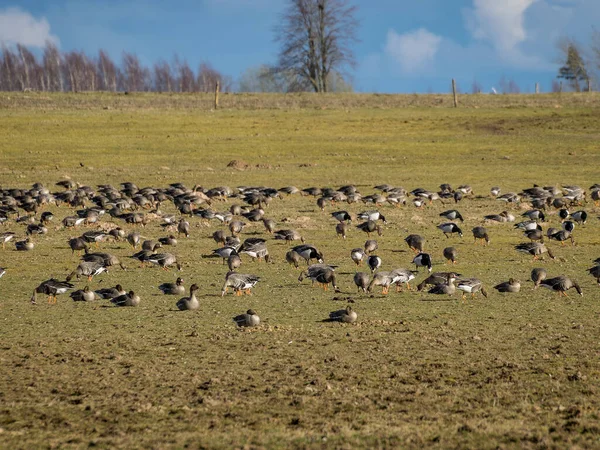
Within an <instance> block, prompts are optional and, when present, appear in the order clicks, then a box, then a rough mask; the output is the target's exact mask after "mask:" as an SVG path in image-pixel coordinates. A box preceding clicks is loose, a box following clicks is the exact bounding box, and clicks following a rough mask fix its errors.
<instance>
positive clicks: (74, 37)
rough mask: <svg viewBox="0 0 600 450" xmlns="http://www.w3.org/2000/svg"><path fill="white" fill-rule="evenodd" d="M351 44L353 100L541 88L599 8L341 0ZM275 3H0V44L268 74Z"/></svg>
mask: <svg viewBox="0 0 600 450" xmlns="http://www.w3.org/2000/svg"><path fill="white" fill-rule="evenodd" d="M349 1H350V3H351V4H353V5H356V6H357V8H358V9H357V14H356V18H357V19H358V21H359V23H360V26H359V29H358V33H357V35H358V38H359V42H357V43H356V44H355V47H354V50H355V57H356V62H357V64H356V67H355V69H354V70H352V71H350V72H349V74H350V75H351V79H352V83H353V85H354V88H355V90H356V91H359V92H380V93H396V92H403V93H413V92H416V93H424V92H448V90H449V86H450V80H451V78H456V80H457V82H458V86H459V89H460V90H461V91H464V92H470V91H471V88H472V85H473V82H474V81H476V82H477V83H478V84H479V85H480V86H481V88H482V90H483V91H484V92H490V91H491V90H492V88H495V89H496V90H499V89H500V88H499V86H500V84H501V82H500V80H501V79H502V78H504V80H506V81H508V80H513V81H514V82H516V83H517V84H518V85H519V86H520V88H521V91H522V92H531V91H533V89H534V85H535V83H536V82H539V83H540V85H541V88H542V91H548V90H550V86H551V83H552V80H553V79H554V78H555V77H556V74H557V72H558V67H559V61H560V53H559V51H558V50H557V42H558V41H559V39H561V38H562V37H569V38H572V39H575V40H576V41H578V42H579V43H581V44H583V45H584V47H589V44H590V40H591V35H592V32H593V30H594V26H597V27H598V30H600V0H410V1H409V0H349ZM287 3H288V2H287V0H177V1H163V0H96V1H92V0H52V1H48V0H12V1H11V0H0V42H3V43H5V44H6V45H9V46H10V45H14V44H15V43H22V44H24V45H26V46H28V47H30V48H31V49H32V50H33V51H34V52H35V51H36V50H38V51H39V49H40V48H41V47H43V46H44V43H45V41H46V40H51V41H53V42H55V43H56V44H57V45H58V46H59V48H60V49H61V50H62V51H70V50H83V51H84V52H86V53H87V54H89V55H96V54H97V52H98V50H99V49H101V48H102V49H105V50H107V51H108V52H109V54H110V55H111V56H112V57H113V58H114V59H116V60H120V57H121V54H122V52H123V51H124V50H126V51H130V52H135V53H136V54H137V55H138V56H139V57H140V59H141V61H142V62H143V63H145V64H147V65H148V66H150V65H152V64H153V63H154V62H156V61H157V60H159V59H166V60H169V61H171V60H172V58H173V55H174V54H175V53H177V55H179V57H180V58H182V59H185V60H187V61H188V63H189V64H190V66H191V67H193V68H196V67H198V65H199V64H200V63H201V62H203V61H205V62H209V63H210V64H212V66H213V67H215V68H216V69H217V70H219V71H220V72H222V73H224V74H226V75H229V76H231V77H232V78H233V79H234V80H237V79H238V78H239V77H240V76H241V74H242V73H243V72H244V71H245V70H247V69H248V68H251V67H256V66H258V65H261V64H273V63H275V62H276V59H277V51H278V44H277V43H276V42H275V41H274V28H275V26H276V25H277V24H278V23H279V22H280V18H281V14H282V12H283V11H284V9H285V6H286V4H287Z"/></svg>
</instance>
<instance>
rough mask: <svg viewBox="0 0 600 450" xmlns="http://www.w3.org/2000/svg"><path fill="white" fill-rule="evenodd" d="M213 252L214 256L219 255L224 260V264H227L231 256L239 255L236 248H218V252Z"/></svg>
mask: <svg viewBox="0 0 600 450" xmlns="http://www.w3.org/2000/svg"><path fill="white" fill-rule="evenodd" d="M212 252H213V255H218V256H220V257H221V258H223V264H225V260H227V259H229V256H231V255H232V254H236V255H237V251H236V249H235V247H221V248H217V249H216V250H213V251H212Z"/></svg>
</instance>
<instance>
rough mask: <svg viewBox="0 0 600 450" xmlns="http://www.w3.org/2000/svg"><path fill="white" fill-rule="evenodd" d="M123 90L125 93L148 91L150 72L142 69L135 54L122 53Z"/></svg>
mask: <svg viewBox="0 0 600 450" xmlns="http://www.w3.org/2000/svg"><path fill="white" fill-rule="evenodd" d="M122 66H123V88H124V89H125V90H126V91H130V92H136V91H146V90H148V85H149V78H150V72H149V71H148V69H147V68H145V67H143V66H142V64H141V63H140V60H139V58H138V57H137V55H136V54H135V53H128V52H123V63H122Z"/></svg>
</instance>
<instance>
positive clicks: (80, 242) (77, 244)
mask: <svg viewBox="0 0 600 450" xmlns="http://www.w3.org/2000/svg"><path fill="white" fill-rule="evenodd" d="M69 247H70V248H71V254H72V255H74V254H75V252H76V251H79V250H84V251H85V250H87V249H88V245H87V242H85V240H84V239H82V238H80V237H76V238H71V239H69Z"/></svg>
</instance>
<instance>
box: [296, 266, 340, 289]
mask: <svg viewBox="0 0 600 450" xmlns="http://www.w3.org/2000/svg"><path fill="white" fill-rule="evenodd" d="M305 277H306V278H310V279H311V280H312V282H313V283H314V282H315V281H316V282H317V283H319V285H320V286H322V287H323V289H324V290H325V291H326V290H327V285H328V284H329V283H331V285H332V286H333V289H334V291H335V292H340V289H339V288H338V286H337V284H336V277H335V268H334V267H332V266H328V265H326V264H313V265H312V266H309V267H308V268H307V269H306V270H305V271H304V272H302V273H301V274H300V276H299V277H298V281H302V280H303V279H304V278H305Z"/></svg>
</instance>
